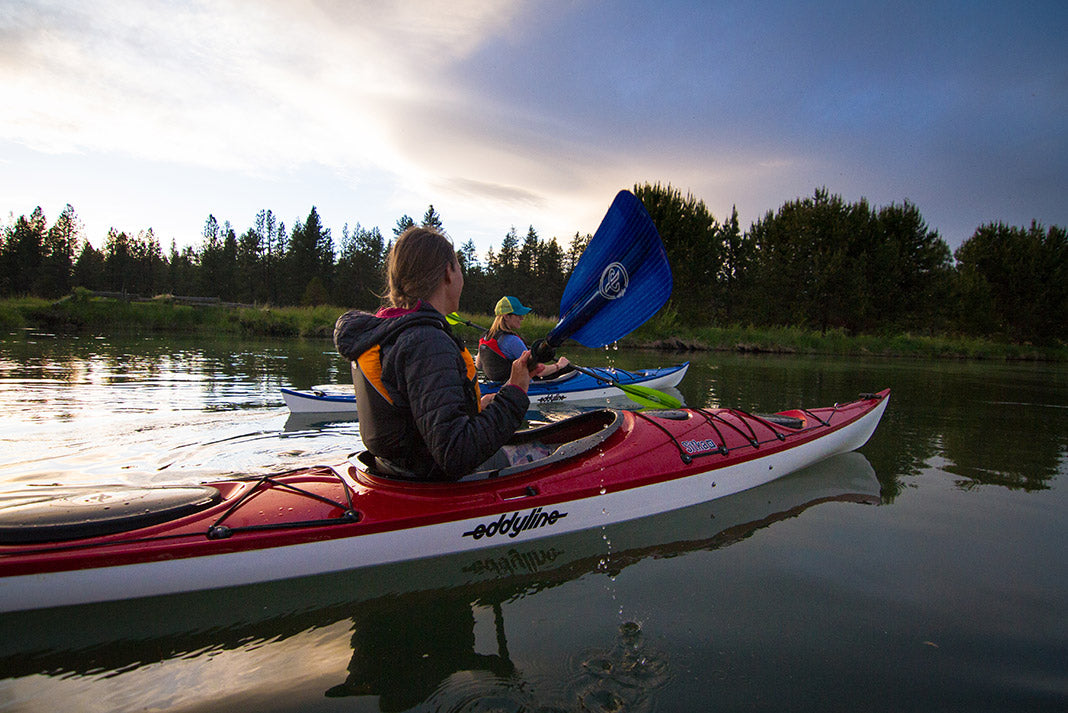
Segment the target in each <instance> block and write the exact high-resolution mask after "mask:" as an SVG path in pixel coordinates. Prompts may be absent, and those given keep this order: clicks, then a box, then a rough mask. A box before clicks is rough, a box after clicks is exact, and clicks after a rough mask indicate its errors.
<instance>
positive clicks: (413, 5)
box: [0, 0, 1068, 251]
mask: <svg viewBox="0 0 1068 713" xmlns="http://www.w3.org/2000/svg"><path fill="white" fill-rule="evenodd" d="M1066 36H1068V3H1066V2H1063V0H1057V1H1055V2H999V3H995V2H980V1H978V0H975V1H972V2H940V1H939V0H925V1H921V2H896V3H894V2H891V3H868V2H856V0H853V1H852V2H802V1H800V0H782V1H781V2H762V1H760V0H748V1H742V2H711V1H709V2H672V1H670V0H666V1H661V2H649V1H648V0H644V1H641V2H639V1H635V0H619V1H617V2H607V1H606V2H594V1H589V0H541V1H534V2H514V1H512V0H450V1H449V2H440V0H411V1H409V2H397V3H384V2H371V1H367V2H362V1H360V0H353V1H347V0H247V1H243V0H210V1H205V2H198V1H190V2H166V1H162V0H159V1H152V0H67V1H61V0H0V96H2V98H3V108H2V110H0V225H7V224H9V223H10V221H11V220H12V216H14V217H18V216H19V215H28V214H29V213H30V212H32V211H33V209H34V207H36V206H41V207H42V209H44V211H45V215H46V217H47V219H48V220H49V222H51V221H53V220H54V219H55V218H56V217H57V216H58V215H59V213H60V212H61V211H62V209H63V207H64V206H65V205H66V204H67V203H70V204H71V205H73V207H74V209H75V211H76V212H77V214H78V216H79V218H80V219H81V220H82V222H83V224H84V226H85V233H86V236H87V237H88V238H89V239H90V240H91V241H92V242H93V243H94V244H96V245H98V246H100V245H102V243H103V239H104V236H105V234H106V233H107V230H108V229H109V228H111V227H114V228H117V229H119V230H124V231H127V232H138V231H141V230H144V229H147V228H149V227H151V228H152V229H153V230H154V232H155V234H156V236H157V237H158V238H159V239H160V242H161V244H162V245H163V247H164V250H165V251H166V250H169V247H170V245H171V241H172V240H174V241H176V242H177V244H178V245H179V246H183V245H189V244H191V245H199V244H200V243H201V241H202V237H201V236H202V233H203V226H204V222H205V220H206V218H207V217H208V215H209V214H212V215H214V216H215V217H216V218H217V219H218V220H219V221H220V222H222V221H226V220H229V221H230V222H231V223H232V224H233V226H234V228H235V229H236V230H237V231H238V232H239V233H240V232H243V231H244V230H245V229H247V228H249V227H251V226H252V225H253V224H254V221H255V215H256V213H257V212H258V211H260V210H262V209H270V210H272V211H273V212H274V213H275V214H276V215H278V216H279V217H280V218H281V219H282V220H284V221H285V222H286V224H287V225H289V226H292V225H293V223H294V222H295V221H297V220H302V219H304V218H305V217H306V216H307V214H308V212H309V210H310V208H311V206H313V205H314V206H316V207H317V209H318V211H319V214H320V216H321V218H322V220H323V223H324V225H325V226H326V227H329V228H331V230H332V232H333V234H334V237H335V241H339V240H340V237H341V231H342V226H343V225H344V224H345V223H348V224H349V225H350V226H354V225H356V224H357V223H359V224H361V225H362V226H363V227H365V228H370V227H374V226H378V227H379V228H380V229H381V230H382V232H383V234H385V235H387V236H389V235H391V234H392V233H391V230H392V228H393V226H394V225H395V224H396V221H397V219H398V218H399V217H401V216H402V215H405V214H407V215H410V216H412V217H413V218H415V219H416V220H419V219H420V218H421V217H422V215H423V212H424V211H425V210H426V208H427V206H428V205H429V204H433V205H434V207H435V210H437V212H438V213H439V214H440V215H441V216H442V219H443V221H444V224H445V228H446V230H447V231H448V232H449V233H450V235H451V236H452V237H453V239H454V240H455V241H456V243H457V244H458V245H459V244H460V243H462V242H465V241H466V240H467V239H469V238H470V239H473V240H474V241H475V243H476V245H478V247H479V248H480V249H481V250H483V251H484V250H485V249H486V248H487V247H490V246H493V247H497V246H498V245H499V243H500V241H501V238H503V236H504V234H505V233H506V232H507V231H508V230H509V229H510V228H511V227H512V226H515V227H516V228H517V230H518V231H519V232H520V234H521V235H522V234H524V233H525V232H526V230H527V227H528V226H531V225H532V226H533V227H534V228H535V230H536V231H537V232H538V234H539V235H540V236H541V237H542V238H549V237H553V236H555V237H557V238H559V239H560V240H561V242H562V243H565V244H566V242H567V241H568V240H569V239H570V237H571V236H572V235H574V234H575V232H576V231H578V232H581V233H583V234H585V233H592V232H593V231H594V230H595V229H596V228H597V225H598V223H599V222H600V219H601V217H602V216H603V214H604V212H605V210H606V209H607V207H608V205H609V203H610V202H611V200H612V197H613V196H614V195H615V193H616V192H617V191H618V190H619V189H621V188H629V187H632V186H633V185H634V184H635V183H646V182H650V183H656V182H659V183H662V184H671V185H672V186H674V187H676V188H679V189H680V190H682V191H683V192H684V193H691V194H692V195H693V196H695V197H697V198H699V199H701V200H703V201H704V202H705V203H706V205H707V206H708V207H709V209H710V210H711V211H712V212H713V214H715V215H716V216H717V217H719V218H720V219H722V218H724V217H726V216H727V215H729V213H730V211H731V208H732V207H733V206H737V209H738V212H739V216H740V218H741V221H742V226H743V229H744V228H746V227H748V226H749V224H750V223H751V222H752V221H754V220H757V219H759V218H760V217H762V216H763V215H764V214H765V213H766V212H768V211H774V210H776V209H778V208H779V207H780V206H781V205H782V204H784V203H786V202H787V201H791V200H794V199H797V198H799V197H808V196H811V195H812V193H813V192H814V190H815V189H816V188H819V187H826V188H827V189H828V190H829V191H830V192H832V193H836V194H839V195H841V196H842V197H843V198H844V199H846V200H848V201H855V200H859V199H860V198H862V197H864V198H867V199H868V200H869V202H871V203H872V204H873V205H876V206H881V205H887V204H890V203H901V202H902V201H904V200H909V201H911V202H912V203H914V204H915V205H916V206H917V207H918V208H919V209H920V211H921V213H922V214H923V216H924V218H925V219H926V221H927V223H928V225H929V227H930V228H931V229H933V230H937V231H939V233H940V234H941V235H942V237H943V238H944V239H945V240H946V241H947V242H948V243H949V244H950V246H951V247H953V248H955V247H956V246H957V245H959V244H960V242H961V241H962V240H964V239H966V238H968V237H969V236H970V235H971V234H972V233H973V232H974V230H975V228H976V227H978V226H979V225H981V224H984V223H988V222H992V221H1003V222H1005V223H1008V224H1010V225H1029V224H1030V222H1031V221H1032V220H1033V219H1034V220H1038V221H1039V222H1040V223H1042V224H1044V225H1046V226H1049V225H1060V226H1068V118H1066V117H1068V42H1066V41H1065V37H1066Z"/></svg>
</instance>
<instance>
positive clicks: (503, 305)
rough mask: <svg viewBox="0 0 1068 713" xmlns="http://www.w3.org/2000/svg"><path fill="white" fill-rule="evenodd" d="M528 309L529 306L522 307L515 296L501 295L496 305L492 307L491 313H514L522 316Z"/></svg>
mask: <svg viewBox="0 0 1068 713" xmlns="http://www.w3.org/2000/svg"><path fill="white" fill-rule="evenodd" d="M529 311H530V307H524V306H523V303H522V302H520V301H519V299H518V298H517V297H502V298H501V299H500V300H499V301H498V302H497V306H496V307H494V308H493V314H516V315H519V316H523V315H524V314H526V313H527V312H529Z"/></svg>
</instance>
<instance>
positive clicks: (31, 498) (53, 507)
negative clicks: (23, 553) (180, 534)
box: [0, 485, 222, 545]
mask: <svg viewBox="0 0 1068 713" xmlns="http://www.w3.org/2000/svg"><path fill="white" fill-rule="evenodd" d="M221 500H222V493H221V492H220V491H219V490H218V489H217V488H214V487H212V486H210V485H192V486H188V485H183V486H156V487H145V488H142V487H136V486H122V485H116V486H85V487H73V488H60V489H58V490H51V489H48V488H42V489H41V491H40V492H36V493H30V494H27V495H25V496H22V497H18V498H10V499H3V500H0V544H4V545H16V544H18V545H22V544H31V543H44V542H60V541H64V540H79V539H84V538H88V537H101V536H103V535H112V534H115V533H119V532H127V531H129V530H136V529H138V528H141V527H148V526H150V525H158V524H160V523H163V522H168V521H170V520H175V519H177V518H180V517H184V516H186V515H191V514H193V513H195V512H199V511H200V510H203V509H205V508H208V507H210V506H212V505H215V504H216V503H218V502H220V501H221Z"/></svg>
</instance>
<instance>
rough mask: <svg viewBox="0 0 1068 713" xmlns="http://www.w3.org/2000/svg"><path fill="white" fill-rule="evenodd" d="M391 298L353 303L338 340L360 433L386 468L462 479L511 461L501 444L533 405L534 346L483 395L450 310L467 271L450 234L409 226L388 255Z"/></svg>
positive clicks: (340, 324)
mask: <svg viewBox="0 0 1068 713" xmlns="http://www.w3.org/2000/svg"><path fill="white" fill-rule="evenodd" d="M386 279H387V288H388V295H387V299H388V306H386V307H383V308H382V309H380V310H379V311H378V312H377V313H376V314H369V313H366V312H361V311H358V310H352V311H349V312H346V313H345V314H343V315H341V317H340V318H339V319H338V320H337V324H336V325H335V327H334V343H335V344H336V345H337V349H338V351H339V352H340V353H341V355H342V356H344V357H346V358H348V359H349V360H350V361H351V362H352V381H353V385H354V387H355V390H356V407H357V410H358V412H359V415H360V437H361V439H362V440H363V443H364V446H366V448H367V450H368V451H370V453H371V454H373V455H374V457H375V464H376V467H377V469H378V470H379V471H380V472H381V473H383V474H385V475H391V476H396V477H404V478H418V479H422V480H456V479H459V478H461V477H463V476H464V475H467V474H468V473H471V472H473V471H475V470H480V469H486V468H500V467H504V466H507V465H508V464H509V462H508V459H507V457H506V456H505V455H504V453H503V452H502V451H500V448H501V446H502V445H504V443H505V442H506V441H507V440H508V439H509V438H511V437H512V435H513V434H514V433H515V431H516V429H517V428H518V427H519V425H520V423H521V422H522V420H523V416H524V414H525V413H526V410H527V406H528V405H529V404H530V401H529V399H528V398H527V393H526V392H527V387H528V386H529V385H530V374H531V371H530V367H529V366H528V365H529V364H530V363H531V358H530V352H529V351H524V352H523V353H522V354H521V355H520V356H519V358H518V359H515V360H514V361H513V362H512V364H511V366H510V369H509V373H508V383H506V384H505V385H504V386H502V387H501V389H500V391H498V392H497V394H496V396H495V397H494V398H492V399H491V398H489V397H487V398H486V399H481V398H480V395H479V390H478V379H477V377H476V373H475V365H474V361H473V360H472V358H471V355H470V353H468V351H467V349H465V348H464V346H463V343H462V342H461V341H460V340H459V339H458V338H457V337H455V336H453V334H452V331H451V329H450V328H449V323H448V321H446V319H445V315H446V314H450V313H452V312H455V311H457V310H458V309H459V307H460V293H461V292H462V291H463V287H464V277H463V273H462V272H461V270H460V263H459V262H458V261H457V259H456V252H455V250H454V249H453V245H452V243H451V242H450V240H449V239H448V238H446V237H445V236H444V235H442V234H441V233H438V232H436V231H434V230H431V229H428V228H421V227H413V228H409V229H408V230H406V231H404V233H403V234H402V235H401V236H400V237H399V238H397V241H396V243H394V244H393V248H392V249H391V250H390V252H389V256H388V257H387V260H386Z"/></svg>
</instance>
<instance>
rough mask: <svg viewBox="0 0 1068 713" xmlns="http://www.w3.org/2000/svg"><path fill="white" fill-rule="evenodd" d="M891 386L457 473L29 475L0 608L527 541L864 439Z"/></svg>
mask: <svg viewBox="0 0 1068 713" xmlns="http://www.w3.org/2000/svg"><path fill="white" fill-rule="evenodd" d="M888 401H889V391H888V390H887V391H882V392H880V393H877V394H866V395H862V396H861V397H860V398H859V399H858V400H856V401H852V402H850V403H845V404H836V405H834V406H828V407H823V408H813V409H797V410H791V411H784V412H781V413H778V414H774V415H770V416H758V415H753V414H749V413H745V412H743V411H739V410H736V409H680V410H674V411H647V412H630V411H609V410H602V411H593V412H589V413H585V414H581V415H579V416H575V417H573V418H570V419H566V420H563V421H559V422H557V423H554V424H550V425H548V426H542V427H539V428H534V429H529V430H525V431H521V432H519V433H517V434H516V437H515V439H513V442H512V444H511V447H512V448H514V449H515V451H516V453H517V454H524V453H525V454H528V455H529V457H530V459H531V461H530V462H528V463H522V464H520V465H514V466H511V467H510V468H506V469H503V470H501V471H493V472H484V473H475V474H472V475H470V476H468V477H467V478H465V479H464V480H463V481H461V482H458V483H421V482H405V481H399V480H396V479H388V478H385V477H382V476H380V475H377V474H375V473H374V472H373V471H372V470H371V468H370V467H369V466H368V465H367V462H366V458H365V456H364V454H360V455H359V456H357V457H355V458H353V459H352V460H351V461H349V462H346V463H343V464H341V465H338V466H315V467H311V468H307V469H302V470H299V471H294V472H290V473H284V474H278V475H271V476H265V477H260V478H244V479H235V480H226V481H219V482H213V483H208V484H204V485H201V486H176V487H149V488H130V487H120V486H116V487H107V486H100V487H90V488H53V487H41V488H27V493H26V495H25V497H20V498H17V499H8V500H5V504H4V505H3V506H2V507H0V611H17V610H25V609H35V608H42V607H52V606H60V605H67V604H82V603H88V602H97V601H110V600H122V599H132V598H135V597H144V596H153V595H160V594H171V593H177V592H189V591H199V590H206V589H214V588H219V587H226V586H234V585H243V584H254V583H258V582H267V581H273V580H284V579H289V578H293V577H302V576H307V575H313V574H323V573H328V572H341V571H346V570H353V569H357V568H360V567H366V566H372V565H379V564H384V563H389V562H399V561H405V560H415V559H420V558H425V557H432V556H438V555H443V554H449V553H454V552H462V551H467V550H476V549H480V548H486V547H493V546H495V545H500V544H505V543H508V542H518V541H529V540H533V539H536V538H542V537H550V536H553V535H559V534H563V533H568V532H576V531H580V530H585V529H589V528H595V527H601V526H604V525H606V524H610V523H615V522H622V521H627V520H632V519H635V518H639V517H643V516H646V515H651V514H655V513H660V512H666V511H669V510H674V509H677V508H681V507H685V506H687V505H692V504H696V503H701V502H706V501H709V500H713V499H716V498H720V497H723V496H727V495H730V494H732V493H737V492H740V491H743V490H747V489H749V488H753V487H756V486H758V485H761V484H763V483H767V482H769V481H772V480H775V479H777V478H780V477H782V476H784V475H786V474H787V473H790V472H793V471H796V470H799V469H801V468H804V467H806V466H808V465H811V464H812V463H815V462H817V461H820V460H822V459H824V458H827V457H829V456H832V455H835V454H838V453H845V452H848V451H852V450H855V449H857V448H859V447H860V446H862V445H863V444H864V443H865V442H867V440H868V439H869V438H870V437H871V435H872V433H873V432H874V431H875V428H876V426H877V425H878V423H879V419H880V418H881V417H882V414H883V412H884V411H885V409H886V405H887V403H888Z"/></svg>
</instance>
